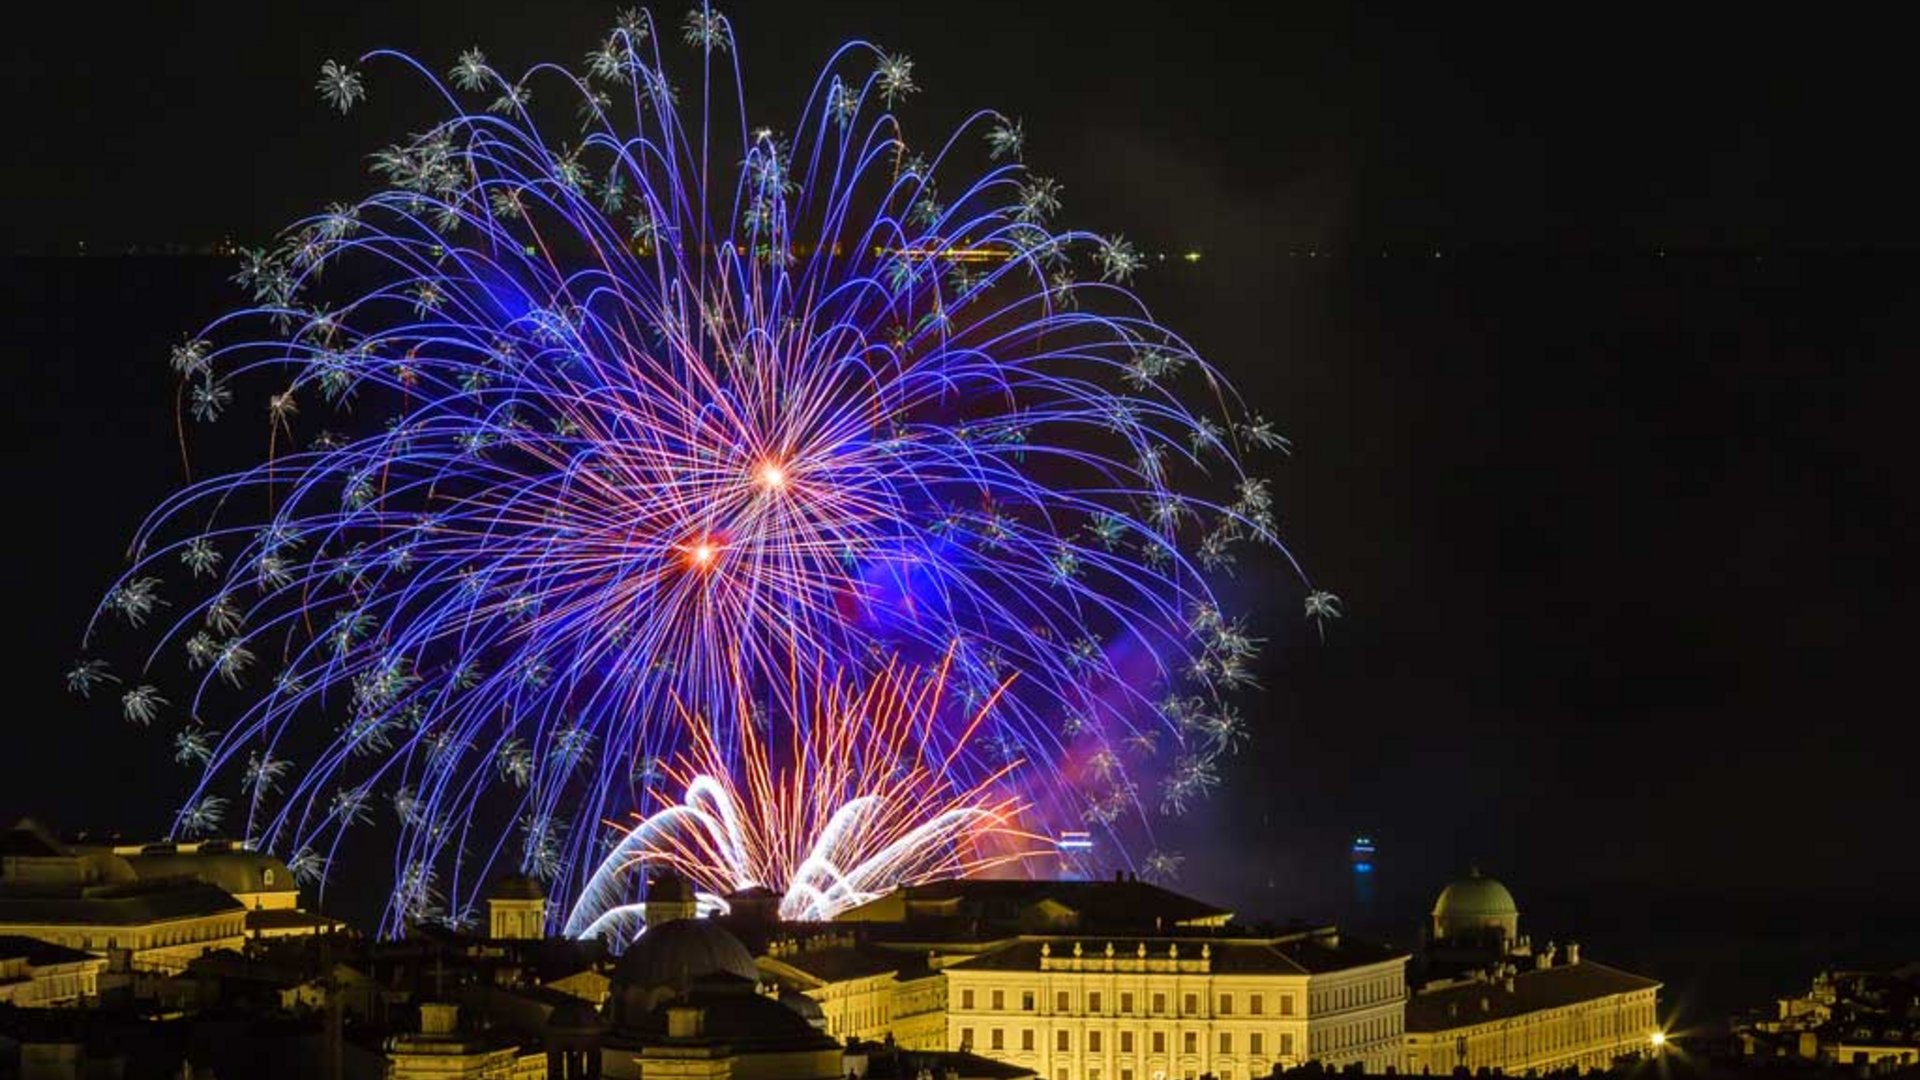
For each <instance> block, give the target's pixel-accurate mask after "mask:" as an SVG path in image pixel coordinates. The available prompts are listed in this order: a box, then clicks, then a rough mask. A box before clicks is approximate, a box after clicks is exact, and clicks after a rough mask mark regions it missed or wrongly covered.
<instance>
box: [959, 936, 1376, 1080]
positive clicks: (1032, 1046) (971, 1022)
mask: <svg viewBox="0 0 1920 1080" xmlns="http://www.w3.org/2000/svg"><path fill="white" fill-rule="evenodd" d="M1406 962H1407V955H1406V954H1405V953H1402V952H1397V951H1394V950H1392V949H1387V948H1383V947H1380V946H1376V945H1371V944H1367V943H1363V942H1357V941H1342V940H1341V938H1340V936H1339V935H1338V934H1337V933H1336V932H1335V931H1333V930H1332V929H1331V928H1321V929H1315V930H1305V931H1300V932H1298V933H1294V934H1287V935H1280V936H1272V937H1250V936H1226V935H1220V936H1206V937H1200V936H1160V937H1144V936H1143V937H1125V936H1123V937H1096V938H1080V937H1072V938H1068V937H1058V938H1055V937H1044V938H1042V937H1022V938H1020V939H1018V940H1015V941H1013V942H1011V943H1009V944H1006V945H1004V946H1002V947H1000V948H997V949H994V950H992V951H989V952H987V953H985V954H983V955H980V956H976V957H972V958H968V959H963V960H957V961H955V962H954V963H952V964H950V965H948V966H947V967H946V968H945V969H944V970H945V973H946V977H947V1040H948V1045H949V1046H950V1047H953V1048H956V1049H960V1050H971V1051H973V1052H974V1053H978V1054H983V1055H985V1056H987V1057H990V1058H997V1059H1000V1060H1004V1061H1009V1062H1012V1063H1014V1064H1016V1065H1021V1066H1025V1067H1029V1068H1032V1069H1033V1070H1034V1071H1035V1072H1036V1073H1037V1074H1039V1075H1040V1076H1041V1077H1043V1078H1045V1080H1169V1078H1177V1080H1197V1078H1199V1077H1201V1076H1213V1077H1218V1078H1219V1080H1248V1078H1251V1077H1263V1076H1266V1075H1268V1074H1269V1073H1271V1072H1272V1071H1273V1069H1274V1067H1275V1066H1282V1067H1285V1066H1292V1065H1298V1064H1301V1063H1304V1062H1306V1061H1308V1060H1318V1061H1320V1062H1322V1063H1324V1064H1328V1065H1333V1066H1346V1065H1350V1064H1359V1065H1362V1066H1364V1067H1365V1068H1367V1069H1368V1070H1369V1071H1371V1072H1381V1071H1384V1070H1385V1069H1386V1068H1387V1067H1389V1066H1398V1064H1399V1062H1400V1048H1401V1044H1402V1039H1403V1033H1402V1029H1401V1019H1402V1015H1403V1010H1404V1006H1405V1002H1406V981H1405V968H1406Z"/></svg>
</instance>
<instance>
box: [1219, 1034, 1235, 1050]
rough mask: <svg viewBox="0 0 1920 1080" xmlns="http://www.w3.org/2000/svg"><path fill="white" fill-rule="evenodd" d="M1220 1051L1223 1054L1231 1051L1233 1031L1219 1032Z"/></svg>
mask: <svg viewBox="0 0 1920 1080" xmlns="http://www.w3.org/2000/svg"><path fill="white" fill-rule="evenodd" d="M1220 1052H1221V1053H1223V1054H1231V1053H1233V1033H1232V1032H1230V1031H1223V1032H1221V1033H1220Z"/></svg>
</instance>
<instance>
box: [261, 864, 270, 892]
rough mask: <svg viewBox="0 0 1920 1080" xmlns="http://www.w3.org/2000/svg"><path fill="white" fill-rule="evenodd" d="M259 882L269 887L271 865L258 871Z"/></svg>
mask: <svg viewBox="0 0 1920 1080" xmlns="http://www.w3.org/2000/svg"><path fill="white" fill-rule="evenodd" d="M260 883H261V884H262V885H265V886H267V887H269V888H271V887H272V886H273V867H271V866H269V867H267V868H266V869H265V870H262V871H260Z"/></svg>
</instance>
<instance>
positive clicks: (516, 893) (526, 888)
mask: <svg viewBox="0 0 1920 1080" xmlns="http://www.w3.org/2000/svg"><path fill="white" fill-rule="evenodd" d="M546 898H547V890H546V887H545V886H543V885H541V884H540V883H539V882H538V881H536V880H534V879H533V878H530V877H528V876H527V875H525V874H508V875H507V876H506V877H503V878H501V879H500V880H498V881H496V882H494V883H493V887H492V888H490V889H488V890H487V899H489V900H545V899H546Z"/></svg>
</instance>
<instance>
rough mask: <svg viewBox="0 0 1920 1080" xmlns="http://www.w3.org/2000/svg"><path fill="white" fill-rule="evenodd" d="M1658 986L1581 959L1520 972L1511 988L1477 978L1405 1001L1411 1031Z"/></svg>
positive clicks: (1470, 1023)
mask: <svg viewBox="0 0 1920 1080" xmlns="http://www.w3.org/2000/svg"><path fill="white" fill-rule="evenodd" d="M1659 985H1660V983H1659V981H1658V980H1655V979H1649V978H1646V977H1644V976H1640V975H1635V974H1633V973H1631V972H1626V971H1621V970H1620V969H1619V968H1613V967H1608V966H1607V965H1605V964H1597V963H1594V962H1593V961H1591V960H1582V961H1580V962H1579V963H1577V964H1561V965H1559V966H1557V967H1550V968H1547V969H1545V970H1533V971H1522V972H1519V973H1517V974H1515V975H1514V977H1513V989H1512V990H1508V989H1507V988H1506V984H1505V983H1504V982H1499V981H1488V982H1481V981H1478V980H1475V981H1472V982H1465V983H1461V984H1460V985H1457V986H1447V987H1442V988H1440V989H1437V990H1426V991H1422V992H1420V993H1417V994H1414V995H1413V996H1412V997H1411V998H1409V999H1408V1000H1407V1031H1408V1032H1409V1033H1418V1032H1427V1031H1447V1030H1450V1029H1452V1028H1460V1027H1471V1026H1473V1025H1474V1024H1481V1023H1485V1022H1487V1021H1489V1020H1499V1019H1503V1018H1506V1017H1510V1016H1521V1015H1524V1014H1526V1013H1530V1012H1539V1011H1540V1010H1542V1009H1557V1008H1560V1007H1562V1006H1566V1005H1572V1004H1575V1003H1577V1002H1582V1001H1592V1000H1594V999H1595V998H1603V997H1607V996H1610V995H1613V994H1626V993H1632V992H1633V991H1635V990H1651V989H1653V988H1655V987H1657V986H1659ZM1483 1002H1484V1003H1485V1004H1484V1007H1483V1005H1482V1003H1483Z"/></svg>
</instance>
